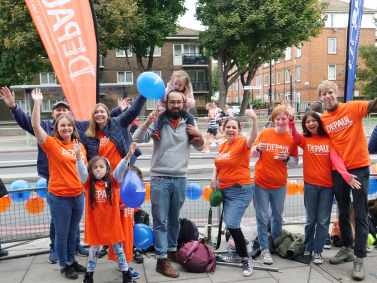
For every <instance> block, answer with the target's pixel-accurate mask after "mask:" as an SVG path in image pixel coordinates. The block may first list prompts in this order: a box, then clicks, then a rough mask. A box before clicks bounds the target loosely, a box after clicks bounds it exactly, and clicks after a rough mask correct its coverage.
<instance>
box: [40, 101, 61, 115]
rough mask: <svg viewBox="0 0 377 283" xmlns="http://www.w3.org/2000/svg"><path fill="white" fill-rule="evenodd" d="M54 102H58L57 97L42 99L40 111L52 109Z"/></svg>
mask: <svg viewBox="0 0 377 283" xmlns="http://www.w3.org/2000/svg"><path fill="white" fill-rule="evenodd" d="M56 102H58V100H57V99H51V100H45V99H43V100H42V112H51V111H52V105H54V104H55V103H56Z"/></svg>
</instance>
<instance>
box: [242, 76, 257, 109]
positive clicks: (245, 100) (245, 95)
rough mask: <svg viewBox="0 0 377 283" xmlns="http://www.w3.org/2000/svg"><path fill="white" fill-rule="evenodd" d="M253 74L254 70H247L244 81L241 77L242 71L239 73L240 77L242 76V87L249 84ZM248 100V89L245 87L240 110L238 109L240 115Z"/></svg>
mask: <svg viewBox="0 0 377 283" xmlns="http://www.w3.org/2000/svg"><path fill="white" fill-rule="evenodd" d="M254 75H255V70H253V71H249V72H248V74H247V79H246V82H244V79H243V76H244V73H241V77H242V79H241V83H242V85H243V86H244V87H245V86H249V85H251V82H252V81H253V78H254ZM249 100H250V90H248V89H245V90H244V92H243V99H242V105H241V110H240V116H244V115H245V110H246V109H247V105H248V104H249Z"/></svg>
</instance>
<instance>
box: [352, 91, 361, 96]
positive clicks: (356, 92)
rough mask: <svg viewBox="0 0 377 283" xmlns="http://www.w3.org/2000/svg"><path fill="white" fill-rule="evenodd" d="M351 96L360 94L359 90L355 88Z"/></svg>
mask: <svg viewBox="0 0 377 283" xmlns="http://www.w3.org/2000/svg"><path fill="white" fill-rule="evenodd" d="M353 96H355V97H358V96H360V90H358V89H355V91H354V95H353Z"/></svg>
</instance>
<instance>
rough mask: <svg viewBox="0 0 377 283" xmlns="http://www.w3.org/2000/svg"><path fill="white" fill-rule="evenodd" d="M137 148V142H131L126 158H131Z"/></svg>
mask: <svg viewBox="0 0 377 283" xmlns="http://www.w3.org/2000/svg"><path fill="white" fill-rule="evenodd" d="M136 148H137V145H136V142H133V143H131V144H130V148H129V149H128V152H127V155H126V156H125V159H126V160H130V159H131V156H132V154H134V152H135V150H136Z"/></svg>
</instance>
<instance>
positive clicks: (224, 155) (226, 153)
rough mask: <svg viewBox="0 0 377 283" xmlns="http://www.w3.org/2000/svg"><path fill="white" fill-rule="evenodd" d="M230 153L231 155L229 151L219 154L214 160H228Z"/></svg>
mask: <svg viewBox="0 0 377 283" xmlns="http://www.w3.org/2000/svg"><path fill="white" fill-rule="evenodd" d="M230 153H231V151H228V152H219V153H218V154H217V155H216V159H217V160H223V159H230Z"/></svg>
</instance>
